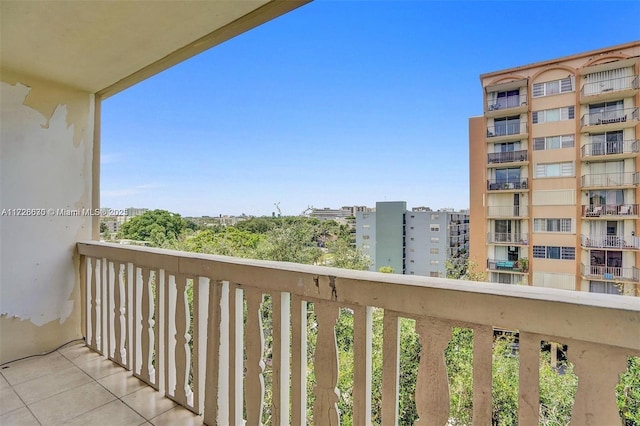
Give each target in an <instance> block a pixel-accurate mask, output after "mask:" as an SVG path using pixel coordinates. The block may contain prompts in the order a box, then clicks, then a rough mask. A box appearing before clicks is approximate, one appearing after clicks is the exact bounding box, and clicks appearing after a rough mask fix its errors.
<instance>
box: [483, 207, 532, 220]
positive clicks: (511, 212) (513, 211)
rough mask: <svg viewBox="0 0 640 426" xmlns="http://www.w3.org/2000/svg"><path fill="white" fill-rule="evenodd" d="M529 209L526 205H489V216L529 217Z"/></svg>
mask: <svg viewBox="0 0 640 426" xmlns="http://www.w3.org/2000/svg"><path fill="white" fill-rule="evenodd" d="M528 214H529V211H528V209H527V207H526V206H489V207H487V216H488V217H490V218H502V217H504V218H509V217H527V215H528Z"/></svg>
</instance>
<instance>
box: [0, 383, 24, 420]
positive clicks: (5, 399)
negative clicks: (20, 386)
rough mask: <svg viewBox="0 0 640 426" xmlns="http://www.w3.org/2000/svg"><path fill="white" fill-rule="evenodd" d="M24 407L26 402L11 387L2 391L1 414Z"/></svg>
mask: <svg viewBox="0 0 640 426" xmlns="http://www.w3.org/2000/svg"><path fill="white" fill-rule="evenodd" d="M20 407H24V402H22V400H21V399H20V397H19V396H18V395H17V394H16V393H15V392H14V391H13V389H11V388H10V387H8V388H5V389H2V390H0V413H2V414H6V413H8V412H10V411H13V410H16V409H18V408H20Z"/></svg>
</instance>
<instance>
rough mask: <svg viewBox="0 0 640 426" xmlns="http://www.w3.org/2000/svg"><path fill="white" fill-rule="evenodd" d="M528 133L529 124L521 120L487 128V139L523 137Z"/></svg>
mask: <svg viewBox="0 0 640 426" xmlns="http://www.w3.org/2000/svg"><path fill="white" fill-rule="evenodd" d="M525 133H527V123H524V122H520V121H519V120H516V121H513V122H505V123H501V124H494V125H493V126H487V138H493V137H498V136H510V135H521V134H525Z"/></svg>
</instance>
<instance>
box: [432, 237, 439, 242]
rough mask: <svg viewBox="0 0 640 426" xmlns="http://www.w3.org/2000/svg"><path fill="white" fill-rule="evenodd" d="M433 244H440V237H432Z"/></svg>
mask: <svg viewBox="0 0 640 426" xmlns="http://www.w3.org/2000/svg"><path fill="white" fill-rule="evenodd" d="M431 242H432V243H439V242H440V237H431Z"/></svg>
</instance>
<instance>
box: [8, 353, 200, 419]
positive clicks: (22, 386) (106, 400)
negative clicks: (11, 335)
mask: <svg viewBox="0 0 640 426" xmlns="http://www.w3.org/2000/svg"><path fill="white" fill-rule="evenodd" d="M0 425H2V426H12V425H16V426H18V425H20V426H21V425H25V426H27V425H44V426H54V425H96V426H110V425H113V426H127V425H156V426H161V425H185V426H195V425H197V426H201V425H203V422H202V417H201V416H196V415H194V414H193V413H191V412H190V411H188V410H186V409H185V408H182V407H180V406H177V405H176V404H175V403H174V402H173V401H171V400H169V399H167V398H164V397H163V396H162V394H160V393H159V392H156V391H155V390H154V389H153V388H151V387H150V386H147V385H146V384H145V383H143V382H141V381H140V380H138V379H137V378H135V377H133V376H132V375H131V372H130V371H127V370H125V369H124V368H122V367H120V366H118V365H117V364H115V363H113V362H111V361H109V360H107V359H105V358H103V357H102V356H101V355H99V354H97V353H95V352H92V351H91V350H90V349H88V348H87V347H86V346H84V344H83V343H82V342H78V343H75V344H69V345H67V346H66V347H64V348H62V349H59V350H57V351H56V352H53V353H51V354H49V355H46V356H41V357H34V358H30V359H26V360H23V361H16V362H13V363H11V364H7V365H4V366H3V367H2V368H1V369H0Z"/></svg>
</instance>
